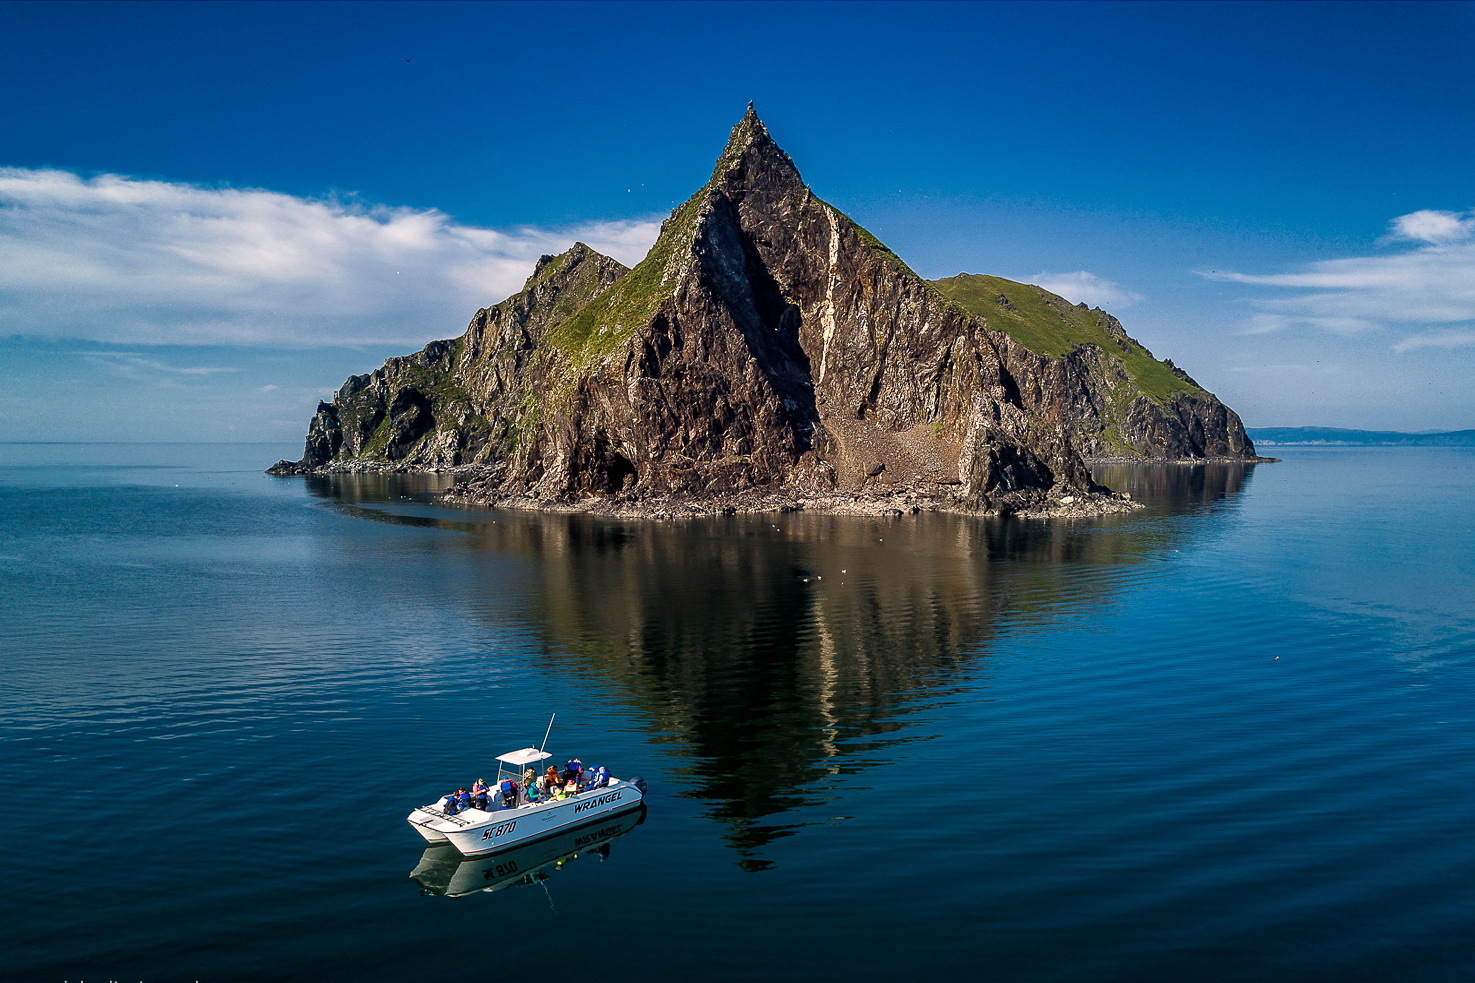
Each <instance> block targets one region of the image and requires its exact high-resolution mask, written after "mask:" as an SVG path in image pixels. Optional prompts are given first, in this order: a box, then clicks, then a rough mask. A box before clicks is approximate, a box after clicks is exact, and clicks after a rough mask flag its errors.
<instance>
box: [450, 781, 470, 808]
mask: <svg viewBox="0 0 1475 983" xmlns="http://www.w3.org/2000/svg"><path fill="white" fill-rule="evenodd" d="M470 807H471V793H470V792H468V791H466V786H465V785H462V786H461V787H460V788H458V789H456V791H455V792H453V793H451V794H450V795H448V796H446V804H445V807H444V808H445V813H446V815H447V816H454V815H455V814H456V813H458V812H464V811H465V810H466V809H469V808H470Z"/></svg>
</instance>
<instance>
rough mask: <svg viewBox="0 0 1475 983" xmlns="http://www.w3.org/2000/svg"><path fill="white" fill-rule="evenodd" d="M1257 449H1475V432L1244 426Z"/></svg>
mask: <svg viewBox="0 0 1475 983" xmlns="http://www.w3.org/2000/svg"><path fill="white" fill-rule="evenodd" d="M1245 433H1246V434H1248V435H1249V437H1250V439H1251V440H1253V441H1254V442H1255V446H1257V447H1475V430H1443V431H1438V432H1433V433H1405V432H1403V431H1399V430H1347V429H1342V428H1340V427H1246V428H1245Z"/></svg>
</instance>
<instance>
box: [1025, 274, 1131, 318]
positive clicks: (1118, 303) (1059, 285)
mask: <svg viewBox="0 0 1475 983" xmlns="http://www.w3.org/2000/svg"><path fill="white" fill-rule="evenodd" d="M1022 280H1023V281H1024V282H1025V283H1033V284H1035V285H1036V286H1039V287H1044V288H1045V289H1046V290H1048V291H1050V292H1051V293H1055V294H1059V295H1060V296H1062V297H1064V298H1065V299H1066V300H1068V301H1070V302H1071V303H1073V304H1088V305H1090V306H1091V307H1109V308H1113V309H1117V310H1120V309H1121V308H1123V307H1130V306H1132V305H1133V304H1135V303H1137V302H1138V301H1140V300H1142V295H1141V294H1138V293H1133V292H1132V291H1130V290H1128V289H1127V288H1126V287H1123V286H1122V285H1121V284H1119V283H1113V282H1112V281H1111V280H1106V279H1103V278H1101V277H1099V276H1097V275H1096V274H1094V273H1088V272H1087V271H1085V270H1076V271H1075V272H1074V273H1036V274H1034V275H1033V276H1028V277H1023V278H1022Z"/></svg>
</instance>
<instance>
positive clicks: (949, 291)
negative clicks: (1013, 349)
mask: <svg viewBox="0 0 1475 983" xmlns="http://www.w3.org/2000/svg"><path fill="white" fill-rule="evenodd" d="M928 282H929V283H931V284H932V286H934V287H936V288H937V289H938V290H939V291H940V292H941V293H942V295H943V296H944V297H947V298H948V299H949V300H951V301H952V302H953V303H955V304H957V305H958V306H959V307H961V308H963V309H964V310H966V311H968V312H969V313H970V314H975V315H978V316H980V317H982V318H984V319H985V320H986V321H987V322H988V326H989V327H991V328H993V329H994V330H996V331H1002V332H1004V333H1005V334H1007V335H1008V336H1009V337H1011V338H1013V339H1014V340H1015V341H1017V342H1019V343H1020V344H1021V345H1023V346H1024V347H1026V348H1028V349H1029V350H1030V351H1032V352H1035V353H1037V354H1040V355H1047V356H1049V357H1051V358H1063V357H1065V356H1066V355H1068V354H1069V353H1070V351H1071V350H1072V349H1073V348H1075V347H1076V346H1077V345H1096V346H1097V347H1099V348H1100V349H1101V350H1102V351H1104V352H1106V353H1107V354H1109V355H1114V356H1116V357H1117V358H1120V359H1121V360H1122V366H1123V367H1124V368H1125V369H1126V371H1127V375H1129V376H1130V377H1131V379H1132V381H1133V383H1135V384H1136V386H1137V388H1138V389H1140V390H1142V392H1143V393H1145V394H1146V395H1147V396H1148V398H1150V399H1152V400H1155V401H1156V402H1159V403H1162V402H1166V401H1167V400H1169V399H1171V398H1172V397H1173V395H1174V394H1175V393H1180V392H1199V391H1200V390H1199V389H1198V388H1197V387H1195V386H1194V385H1192V384H1191V383H1188V382H1185V381H1183V380H1182V379H1181V378H1179V377H1178V376H1177V375H1176V374H1175V373H1174V372H1173V370H1172V369H1170V368H1169V367H1168V366H1167V365H1164V364H1163V363H1162V362H1159V361H1158V360H1157V359H1155V358H1153V357H1152V355H1150V354H1149V353H1148V351H1147V349H1145V348H1143V347H1142V346H1141V345H1139V344H1137V343H1136V342H1135V341H1132V340H1131V339H1127V340H1125V341H1124V340H1122V339H1120V338H1118V337H1116V336H1115V335H1113V334H1111V333H1110V332H1108V331H1107V329H1106V315H1105V314H1104V313H1102V312H1101V311H1094V310H1086V309H1084V308H1081V307H1077V306H1075V305H1074V304H1072V303H1071V302H1070V301H1068V300H1066V299H1065V298H1064V297H1059V296H1057V295H1055V294H1052V293H1050V291H1048V290H1045V289H1044V288H1042V287H1036V286H1032V285H1030V284H1027V283H1016V282H1014V281H1013V280H1005V279H1004V278H1003V277H997V276H985V275H982V274H976V273H960V274H958V275H957V276H954V277H948V278H946V279H943V280H930V281H928Z"/></svg>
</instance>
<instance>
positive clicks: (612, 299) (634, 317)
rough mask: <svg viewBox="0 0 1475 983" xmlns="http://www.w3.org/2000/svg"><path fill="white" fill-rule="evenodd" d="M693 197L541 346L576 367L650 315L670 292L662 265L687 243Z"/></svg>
mask: <svg viewBox="0 0 1475 983" xmlns="http://www.w3.org/2000/svg"><path fill="white" fill-rule="evenodd" d="M698 197H699V195H698V196H694V197H692V199H691V200H689V201H688V202H687V203H686V204H684V205H682V206H681V207H680V208H678V209H677V210H676V213H675V215H674V216H673V217H672V219H671V224H670V225H669V226H668V227H667V229H666V231H665V233H663V234H662V235H661V237H660V239H658V240H656V244H655V245H654V246H652V247H651V250H650V253H648V254H647V255H646V257H645V259H643V260H641V261H640V262H639V263H637V264H636V266H635V268H634V269H633V270H631V271H630V272H629V273H626V274H625V275H624V276H622V277H620V279H619V280H618V281H617V282H616V283H615V285H614V286H613V287H610V288H609V289H608V290H606V291H605V292H604V293H602V294H600V295H599V296H598V297H595V298H594V299H593V300H591V301H590V302H589V303H587V304H585V305H584V306H583V307H581V308H579V309H578V310H577V311H575V312H574V313H573V314H571V315H570V316H569V317H567V318H565V319H564V320H563V321H562V322H560V323H559V325H558V326H557V327H555V328H554V329H553V330H551V331H549V332H548V335H547V337H546V338H544V340H543V345H544V347H545V349H549V350H552V351H557V352H560V353H562V354H563V355H564V356H566V357H568V359H569V360H570V361H572V362H573V363H574V364H576V365H589V364H592V363H593V362H596V361H598V360H599V359H601V358H603V357H604V356H606V355H608V354H609V353H610V352H612V351H614V350H615V348H617V347H618V346H619V344H620V342H622V341H624V340H625V339H626V338H628V337H630V335H631V333H632V332H634V331H635V330H636V329H637V328H639V327H641V326H642V325H644V324H649V323H650V320H651V318H653V317H654V316H655V313H656V308H657V307H659V306H660V303H661V301H662V300H664V299H665V298H666V297H667V296H669V295H670V291H669V290H668V289H667V287H666V283H665V273H666V264H667V263H669V262H670V260H671V257H672V255H673V254H674V253H675V251H676V249H677V248H680V247H684V246H685V245H686V244H688V243H689V242H690V241H691V236H692V232H693V230H694V229H695V228H696V220H697V211H698V208H699V207H700V206H699V203H698Z"/></svg>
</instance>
